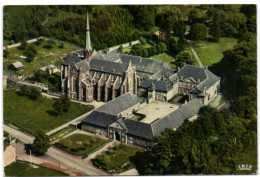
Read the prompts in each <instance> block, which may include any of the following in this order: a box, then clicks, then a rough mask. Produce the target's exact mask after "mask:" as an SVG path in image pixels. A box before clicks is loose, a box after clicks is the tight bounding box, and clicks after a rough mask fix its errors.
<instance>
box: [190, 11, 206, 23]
mask: <svg viewBox="0 0 260 177" xmlns="http://www.w3.org/2000/svg"><path fill="white" fill-rule="evenodd" d="M188 18H189V19H188V21H189V23H190V24H195V23H205V22H206V15H205V13H204V12H203V11H201V10H199V9H196V8H194V9H192V10H191V11H190V12H189V17H188Z"/></svg>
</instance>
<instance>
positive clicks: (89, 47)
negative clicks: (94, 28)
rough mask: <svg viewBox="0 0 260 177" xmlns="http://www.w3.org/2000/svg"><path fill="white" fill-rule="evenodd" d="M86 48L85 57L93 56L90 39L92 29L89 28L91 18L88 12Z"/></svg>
mask: <svg viewBox="0 0 260 177" xmlns="http://www.w3.org/2000/svg"><path fill="white" fill-rule="evenodd" d="M85 45H86V46H85V49H84V57H85V58H90V57H91V56H92V47H91V40H90V29H89V18H88V12H87V26H86V44H85Z"/></svg>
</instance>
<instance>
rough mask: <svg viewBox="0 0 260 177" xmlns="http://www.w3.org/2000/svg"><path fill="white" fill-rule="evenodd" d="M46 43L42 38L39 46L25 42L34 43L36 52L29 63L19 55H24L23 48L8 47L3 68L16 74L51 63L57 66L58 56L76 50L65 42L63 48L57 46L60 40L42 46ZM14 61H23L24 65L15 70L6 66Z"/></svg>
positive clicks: (28, 72)
mask: <svg viewBox="0 0 260 177" xmlns="http://www.w3.org/2000/svg"><path fill="white" fill-rule="evenodd" d="M48 44H49V43H48V41H46V40H43V41H42V43H41V44H40V45H39V46H37V45H34V44H27V45H28V46H29V45H34V46H35V49H36V50H37V54H36V56H35V58H34V60H33V61H32V62H31V63H28V62H26V61H25V60H24V59H23V58H21V57H20V56H24V54H23V52H24V51H25V50H19V49H18V48H17V47H15V48H11V49H8V51H9V55H8V56H7V57H6V58H4V64H3V65H4V70H5V71H9V72H12V73H14V74H18V75H30V74H33V73H34V72H35V71H37V70H39V69H40V68H41V67H43V66H47V65H49V64H52V63H53V64H54V65H56V66H57V67H58V68H59V67H60V65H61V62H62V60H61V59H60V57H62V58H64V57H66V56H67V55H68V53H70V52H72V51H75V50H76V49H75V48H74V47H72V46H69V45H67V44H65V43H64V48H59V47H58V46H59V45H60V42H55V43H54V44H53V48H51V49H46V48H45V47H44V46H46V45H48ZM16 61H20V62H22V63H23V65H24V66H25V68H24V70H22V71H17V72H15V71H13V70H10V69H9V68H8V66H9V65H10V64H12V63H14V62H16Z"/></svg>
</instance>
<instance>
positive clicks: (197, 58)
mask: <svg viewBox="0 0 260 177" xmlns="http://www.w3.org/2000/svg"><path fill="white" fill-rule="evenodd" d="M187 43H188V44H189V46H190V49H191V51H192V53H193V55H194V56H195V59H196V60H197V62H198V63H199V66H200V67H204V66H203V64H202V62H201V60H200V57H199V55H198V54H197V52H196V50H195V48H194V47H193V45H192V42H191V41H190V40H187Z"/></svg>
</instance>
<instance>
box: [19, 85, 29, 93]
mask: <svg viewBox="0 0 260 177" xmlns="http://www.w3.org/2000/svg"><path fill="white" fill-rule="evenodd" d="M20 93H21V94H22V95H28V93H29V89H28V88H27V86H26V85H22V86H21V87H20Z"/></svg>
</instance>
